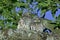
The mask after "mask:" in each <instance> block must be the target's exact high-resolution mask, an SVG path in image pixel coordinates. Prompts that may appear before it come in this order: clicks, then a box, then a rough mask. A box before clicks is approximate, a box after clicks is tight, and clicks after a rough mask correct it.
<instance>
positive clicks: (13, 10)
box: [0, 0, 60, 29]
mask: <svg viewBox="0 0 60 40" xmlns="http://www.w3.org/2000/svg"><path fill="white" fill-rule="evenodd" d="M57 4H58V5H57ZM59 4H60V0H0V15H1V16H3V17H4V19H3V20H1V19H0V26H1V27H8V28H13V29H15V28H16V26H17V23H18V21H19V18H20V17H21V16H22V14H23V13H27V12H29V13H33V14H38V11H40V9H41V11H42V12H41V14H43V13H45V12H46V11H48V10H52V14H53V15H54V13H55V12H56V10H57V9H58V8H60V6H59Z"/></svg>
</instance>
